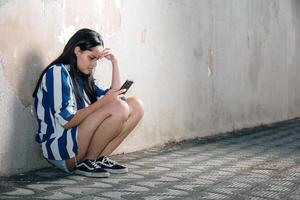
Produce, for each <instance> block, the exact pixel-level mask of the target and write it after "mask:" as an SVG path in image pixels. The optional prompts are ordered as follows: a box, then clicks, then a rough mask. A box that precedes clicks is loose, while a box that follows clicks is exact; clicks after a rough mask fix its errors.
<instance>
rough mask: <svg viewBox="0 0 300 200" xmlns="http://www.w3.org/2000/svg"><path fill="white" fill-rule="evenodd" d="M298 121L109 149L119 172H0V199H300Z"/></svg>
mask: <svg viewBox="0 0 300 200" xmlns="http://www.w3.org/2000/svg"><path fill="white" fill-rule="evenodd" d="M299 147H300V120H297V119H296V120H291V121H287V122H283V123H277V124H273V125H270V126H267V127H260V128H256V129H247V130H242V131H239V132H235V133H228V134H223V135H220V136H217V137H209V138H202V139H197V140H193V141H186V142H181V143H177V144H170V145H168V146H166V147H163V148H152V149H149V150H146V151H142V152H136V153H132V154H126V155H123V156H114V157H113V158H114V159H116V160H117V161H119V162H121V163H125V164H127V165H128V167H129V169H130V172H129V173H128V174H126V175H111V177H109V178H102V179H100V178H86V177H82V176H77V175H66V174H63V173H61V172H60V171H58V170H56V169H53V168H47V169H43V170H39V171H36V172H31V173H28V174H25V175H17V176H13V177H1V178H0V199H81V200H92V199H95V200H105V199H145V200H155V199H255V200H259V199H280V200H281V199H289V200H292V199H295V200H296V199H300V148H299Z"/></svg>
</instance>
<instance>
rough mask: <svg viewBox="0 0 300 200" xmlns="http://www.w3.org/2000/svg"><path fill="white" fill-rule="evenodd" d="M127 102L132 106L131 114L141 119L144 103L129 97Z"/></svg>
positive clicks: (136, 98)
mask: <svg viewBox="0 0 300 200" xmlns="http://www.w3.org/2000/svg"><path fill="white" fill-rule="evenodd" d="M128 101H129V102H130V105H132V112H134V113H135V114H138V115H140V116H141V117H142V116H143V115H144V102H143V101H142V100H141V99H139V98H138V97H130V98H128Z"/></svg>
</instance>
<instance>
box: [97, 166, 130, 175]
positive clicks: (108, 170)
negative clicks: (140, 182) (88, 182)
mask: <svg viewBox="0 0 300 200" xmlns="http://www.w3.org/2000/svg"><path fill="white" fill-rule="evenodd" d="M102 168H103V167H102ZM103 169H105V171H107V172H109V173H111V174H126V173H128V168H126V169H107V168H103Z"/></svg>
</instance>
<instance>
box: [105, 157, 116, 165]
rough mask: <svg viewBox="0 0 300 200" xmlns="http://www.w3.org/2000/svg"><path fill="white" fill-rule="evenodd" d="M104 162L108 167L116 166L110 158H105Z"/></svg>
mask: <svg viewBox="0 0 300 200" xmlns="http://www.w3.org/2000/svg"><path fill="white" fill-rule="evenodd" d="M103 162H104V163H105V164H108V165H115V162H114V161H113V160H110V159H109V158H108V157H104V158H103Z"/></svg>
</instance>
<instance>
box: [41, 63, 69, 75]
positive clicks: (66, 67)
mask: <svg viewBox="0 0 300 200" xmlns="http://www.w3.org/2000/svg"><path fill="white" fill-rule="evenodd" d="M69 68H70V66H69V65H65V64H62V63H58V64H53V65H51V66H50V67H49V68H48V70H47V72H46V73H53V72H54V71H60V72H63V73H65V72H67V73H68V72H69Z"/></svg>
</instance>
